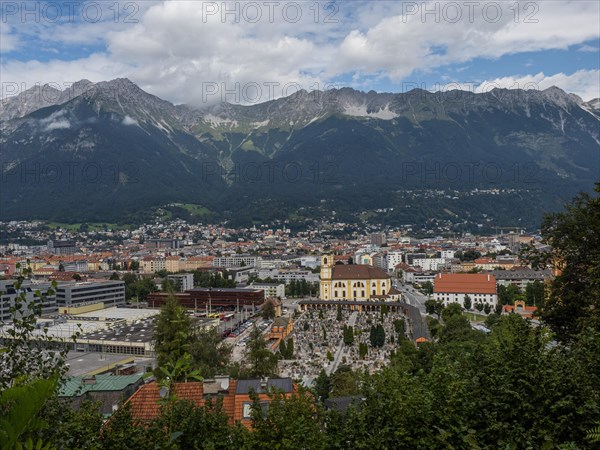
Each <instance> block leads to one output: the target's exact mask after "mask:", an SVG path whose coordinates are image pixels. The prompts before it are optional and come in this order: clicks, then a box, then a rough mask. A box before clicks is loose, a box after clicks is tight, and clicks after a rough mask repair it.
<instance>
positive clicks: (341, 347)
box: [326, 311, 358, 375]
mask: <svg viewBox="0 0 600 450" xmlns="http://www.w3.org/2000/svg"><path fill="white" fill-rule="evenodd" d="M357 317H358V311H354V312H353V313H352V315H351V316H350V318H349V319H348V325H349V326H351V327H353V326H354V325H355V324H356V318H357ZM344 350H345V345H344V340H343V339H340V342H339V343H338V349H337V351H336V352H335V357H334V359H333V362H332V363H331V364H330V365H329V367H328V368H327V370H326V372H327V375H331V374H332V373H334V372H335V371H336V370H337V368H338V366H339V365H340V361H341V360H342V354H343V353H344Z"/></svg>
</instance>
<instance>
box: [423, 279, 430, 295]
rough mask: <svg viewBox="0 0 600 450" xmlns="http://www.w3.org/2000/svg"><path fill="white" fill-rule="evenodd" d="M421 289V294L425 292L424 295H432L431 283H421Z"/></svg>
mask: <svg viewBox="0 0 600 450" xmlns="http://www.w3.org/2000/svg"><path fill="white" fill-rule="evenodd" d="M421 288H422V290H423V292H425V294H427V295H432V294H433V283H432V282H431V281H426V282H425V283H423V284H422V285H421Z"/></svg>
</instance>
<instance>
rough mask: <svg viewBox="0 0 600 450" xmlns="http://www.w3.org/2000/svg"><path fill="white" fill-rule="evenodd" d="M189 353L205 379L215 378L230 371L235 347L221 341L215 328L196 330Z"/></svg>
mask: <svg viewBox="0 0 600 450" xmlns="http://www.w3.org/2000/svg"><path fill="white" fill-rule="evenodd" d="M188 351H189V353H190V355H191V357H192V360H193V366H194V367H195V368H197V369H198V371H199V372H200V374H201V375H202V376H203V377H204V378H213V377H214V376H215V375H222V374H225V373H227V372H228V370H229V366H230V364H231V355H232V352H233V347H232V346H231V345H229V344H227V343H225V342H224V341H223V340H222V339H221V336H220V335H219V333H218V332H217V330H216V329H215V328H201V329H198V330H195V331H194V333H193V335H192V339H190V347H189V348H188Z"/></svg>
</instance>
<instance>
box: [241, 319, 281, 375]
mask: <svg viewBox="0 0 600 450" xmlns="http://www.w3.org/2000/svg"><path fill="white" fill-rule="evenodd" d="M243 374H244V375H245V376H248V377H251V378H262V377H270V376H273V375H276V374H277V356H276V355H275V354H274V353H273V352H272V351H271V350H269V349H268V348H267V341H266V340H265V338H264V336H263V334H262V332H261V331H260V330H259V329H258V328H257V327H256V326H254V327H253V328H252V330H251V331H250V339H249V340H248V344H247V345H246V355H245V359H244V367H243Z"/></svg>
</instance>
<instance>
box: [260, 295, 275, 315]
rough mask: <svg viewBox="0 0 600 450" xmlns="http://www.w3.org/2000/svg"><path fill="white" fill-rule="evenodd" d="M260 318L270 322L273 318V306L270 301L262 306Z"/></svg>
mask: <svg viewBox="0 0 600 450" xmlns="http://www.w3.org/2000/svg"><path fill="white" fill-rule="evenodd" d="M261 317H262V318H263V319H264V320H271V319H274V318H275V305H274V304H273V302H272V301H270V300H267V301H266V302H265V303H263V305H262V310H261Z"/></svg>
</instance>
